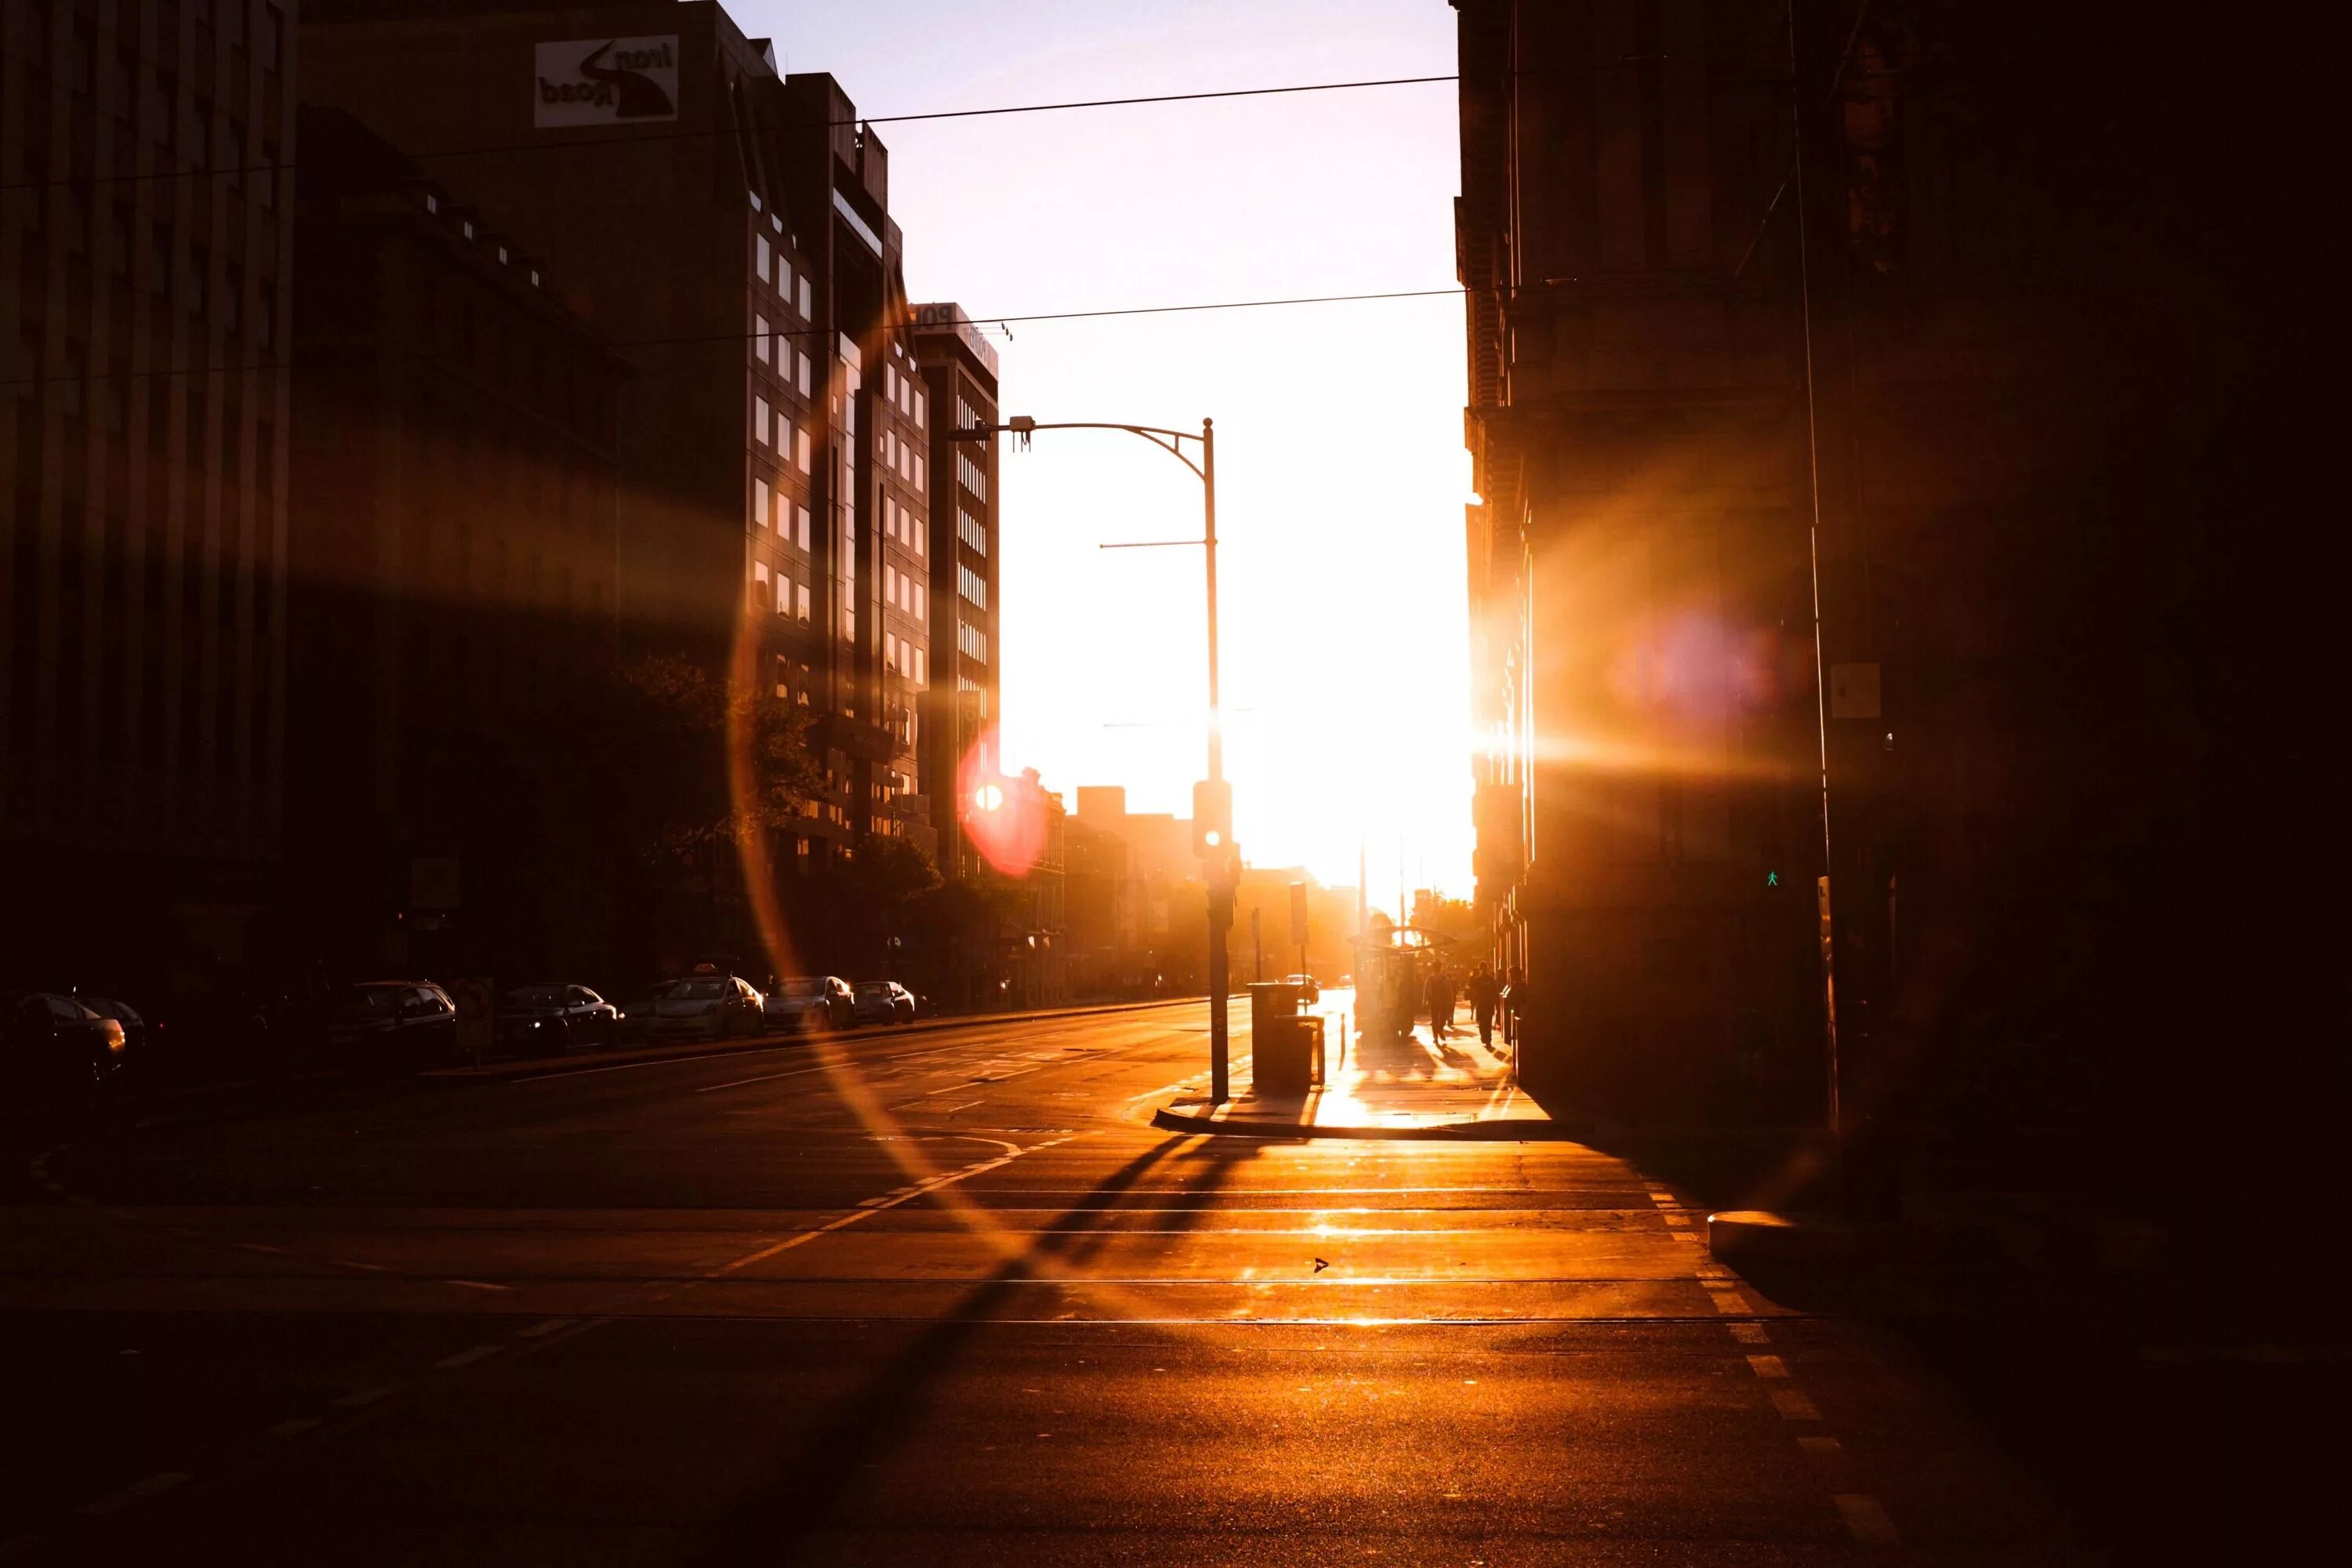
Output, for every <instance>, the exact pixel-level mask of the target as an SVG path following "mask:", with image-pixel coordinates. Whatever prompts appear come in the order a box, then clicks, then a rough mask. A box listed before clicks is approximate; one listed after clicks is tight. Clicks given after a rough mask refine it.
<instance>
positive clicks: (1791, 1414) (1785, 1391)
mask: <svg viewBox="0 0 2352 1568" xmlns="http://www.w3.org/2000/svg"><path fill="white" fill-rule="evenodd" d="M1772 1408H1773V1409H1775V1410H1777V1411H1779V1412H1780V1419H1781V1420H1783V1421H1818V1420H1820V1419H1821V1418H1822V1413H1821V1411H1820V1410H1819V1409H1817V1408H1816V1407H1815V1406H1814V1405H1813V1402H1812V1401H1811V1400H1810V1399H1808V1398H1806V1397H1805V1391H1804V1390H1803V1389H1801V1388H1776V1389H1774V1390H1772Z"/></svg>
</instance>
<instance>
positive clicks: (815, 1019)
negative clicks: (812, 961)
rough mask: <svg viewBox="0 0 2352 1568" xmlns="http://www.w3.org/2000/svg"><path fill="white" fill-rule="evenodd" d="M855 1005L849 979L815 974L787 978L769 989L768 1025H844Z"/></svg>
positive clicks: (814, 1027)
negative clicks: (791, 978)
mask: <svg viewBox="0 0 2352 1568" xmlns="http://www.w3.org/2000/svg"><path fill="white" fill-rule="evenodd" d="M854 1006H855V1003H854V1002H853V1000H852V998H851V996H850V994H849V982H847V981H846V980H843V979H841V978H840V977H838V976H837V975H832V974H812V975H803V976H802V977H800V978H798V979H793V980H786V981H783V982H782V983H781V984H778V985H777V986H776V987H775V989H773V990H772V991H770V992H769V993H768V1001H767V1009H766V1012H767V1019H768V1026H769V1027H770V1028H774V1029H801V1030H806V1031H811V1032H814V1031H816V1030H820V1029H845V1028H847V1027H848V1026H849V1020H850V1015H851V1012H852V1010H853V1008H854Z"/></svg>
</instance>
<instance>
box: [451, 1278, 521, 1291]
mask: <svg viewBox="0 0 2352 1568" xmlns="http://www.w3.org/2000/svg"><path fill="white" fill-rule="evenodd" d="M441 1283H442V1284H444V1285H460V1286H463V1287H464V1288H465V1289H468V1290H511V1289H514V1287H513V1286H511V1285H493V1284H491V1283H490V1282H489V1281H488V1280H487V1279H444V1280H443V1281H441Z"/></svg>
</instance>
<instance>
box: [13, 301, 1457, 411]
mask: <svg viewBox="0 0 2352 1568" xmlns="http://www.w3.org/2000/svg"><path fill="white" fill-rule="evenodd" d="M1470 292H1472V290H1470V289H1464V288H1462V287H1460V286H1458V285H1457V286H1455V287H1454V288H1451V289H1383V290H1379V291H1376V292H1371V293H1363V294H1299V295H1291V296H1288V297H1286V298H1282V299H1269V300H1209V301H1206V302H1203V303H1200V304H1192V305H1129V306H1124V307H1120V308H1118V309H1113V310H1041V311H1035V312H1032V313H1030V314H1028V315H1021V316H972V317H969V318H968V320H969V321H970V322H971V325H973V326H1002V325H1004V324H1006V323H1026V322H1030V321H1098V320H1100V319H1102V318H1104V317H1108V316H1170V315H1179V314H1190V313H1192V312H1195V311H1202V310H1268V309H1272V308H1275V307H1277V306H1288V305H1349V304H1358V303H1362V302H1367V301H1371V300H1435V299H1444V298H1448V297H1452V298H1459V297H1461V296H1463V295H1465V294H1468V293H1470ZM832 331H833V329H831V328H829V327H793V328H785V327H772V328H770V329H769V330H768V331H765V332H749V331H747V332H702V333H691V334H684V335H680V336H675V337H661V338H608V339H600V340H598V342H599V346H601V347H604V348H608V349H643V348H681V347H691V346H694V345H696V344H709V343H746V342H751V341H752V340H753V339H755V338H761V337H768V338H822V337H827V336H830V335H832ZM362 346H364V345H362V344H355V343H351V342H333V343H321V344H319V345H317V348H316V353H317V354H318V355H319V356H320V357H324V356H325V355H327V354H329V353H343V352H346V351H349V350H351V349H353V348H357V347H362ZM407 357H410V358H415V359H423V358H425V357H428V355H427V352H426V351H424V350H416V349H411V350H409V351H407ZM293 365H294V361H293V360H292V359H290V358H289V359H277V360H247V361H241V362H238V363H229V364H207V365H186V366H178V367H159V368H153V369H149V370H132V371H121V372H115V371H89V372H85V373H80V374H65V375H33V376H16V377H14V378H11V379H8V380H5V381H0V386H33V385H37V384H43V383H47V382H93V381H133V380H142V379H147V378H152V377H172V376H184V375H185V376H194V375H225V374H229V373H231V372H233V371H247V370H290V369H292V368H293Z"/></svg>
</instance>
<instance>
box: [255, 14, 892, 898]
mask: <svg viewBox="0 0 2352 1568" xmlns="http://www.w3.org/2000/svg"><path fill="white" fill-rule="evenodd" d="M302 39H303V48H304V51H305V55H304V58H305V64H306V71H305V78H304V94H305V97H306V98H307V99H310V100H316V101H320V102H324V103H331V104H333V105H336V106H338V107H340V108H342V109H345V110H349V111H350V112H351V113H352V115H354V116H355V117H356V118H357V119H359V120H360V121H362V122H364V123H365V124H367V125H368V126H370V127H371V128H372V129H373V130H375V131H376V132H379V133H381V134H383V136H384V137H386V138H387V139H388V140H390V141H391V142H394V144H395V145H397V146H399V147H400V148H401V149H402V150H403V151H404V152H406V153H409V154H411V155H412V156H414V157H415V158H416V159H417V160H418V161H419V162H420V163H422V164H423V165H424V166H425V168H426V169H427V170H428V171H433V172H440V171H441V170H443V169H444V168H445V167H446V169H447V171H448V172H449V177H450V178H452V179H453V180H454V179H456V178H457V175H458V172H459V171H462V175H463V179H464V183H465V186H466V189H467V192H468V193H469V195H472V196H473V197H474V199H476V200H478V201H480V202H481V203H482V204H483V205H484V206H485V207H486V208H487V209H489V210H493V211H496V212H497V213H498V214H499V216H500V221H501V222H502V223H503V224H504V225H506V226H507V227H508V230H509V233H510V234H511V236H512V237H513V239H514V241H515V243H516V244H517V245H518V246H520V247H521V248H522V249H524V250H526V251H528V252H529V253H530V254H531V255H534V256H538V257H541V258H545V260H546V262H547V265H548V267H549V268H550V271H551V276H553V277H555V278H556V279H559V280H560V284H559V286H560V288H561V289H562V295H563V300H564V303H565V304H566V305H567V306H568V307H570V308H571V309H572V310H574V311H575V312H576V313H577V314H579V315H580V316H581V317H582V318H583V320H584V321H587V322H588V323H589V324H590V325H591V326H592V327H593V328H594V329H595V330H597V331H599V332H601V333H603V334H604V336H605V338H606V339H607V340H608V341H609V342H611V343H612V344H613V346H614V348H615V349H616V350H618V351H619V352H620V353H622V354H623V355H624V356H625V358H626V359H627V360H628V362H629V363H630V366H631V371H632V374H631V375H630V378H629V380H628V382H627V384H626V387H625V391H624V393H623V397H622V406H621V410H620V424H619V431H620V437H619V451H620V467H621V489H620V500H619V530H620V557H621V568H620V581H621V597H620V602H619V613H620V616H621V621H622V631H623V637H624V641H625V646H626V647H629V648H630V649H632V650H634V651H637V652H648V653H659V652H665V651H685V652H687V653H688V654H690V655H691V656H692V657H693V658H696V659H698V661H701V662H703V663H704V664H705V665H706V666H707V667H709V668H714V669H716V668H722V667H723V668H727V669H728V670H730V672H731V674H732V676H733V678H734V679H737V680H739V681H744V682H756V683H758V684H760V685H761V686H762V687H772V689H774V690H776V691H777V692H779V693H782V694H784V695H786V696H787V697H788V698H789V699H790V700H795V701H799V702H802V703H805V704H806V705H808V707H809V708H810V709H811V710H812V714H813V716H814V728H813V731H812V734H813V737H814V742H815V744H816V746H817V747H818V749H819V751H820V752H821V753H822V755H823V758H824V763H825V765H826V773H827V784H826V788H825V792H824V795H823V797H822V798H821V799H820V800H818V801H816V802H814V803H813V806H812V810H813V815H812V816H810V818H809V819H808V821H807V822H806V824H805V825H804V826H803V829H802V830H801V831H800V832H798V833H797V834H795V835H793V836H791V837H792V841H791V842H788V843H781V844H779V845H777V846H776V850H777V852H778V856H779V859H780V861H781V863H782V865H783V866H785V867H787V868H789V867H790V866H792V865H793V864H794V863H795V862H796V861H798V862H801V863H805V862H806V860H807V859H808V858H810V857H811V856H812V855H814V856H819V857H823V856H829V855H835V854H838V853H841V852H843V851H845V850H846V849H848V848H850V847H852V846H853V845H854V842H855V840H856V837H857V836H858V835H860V834H863V833H868V832H874V833H911V834H915V835H917V836H921V837H927V836H928V814H927V812H926V810H925V805H924V801H923V796H922V793H921V785H920V781H919V773H920V769H919V766H918V763H917V761H916V758H917V755H918V752H919V746H920V743H921V716H920V713H919V700H918V694H919V692H920V691H921V690H922V689H923V688H924V686H925V684H926V682H927V681H928V680H929V679H930V668H929V665H930V656H931V648H930V644H929V637H928V635H927V631H926V626H927V622H928V619H929V605H928V604H927V603H926V600H927V598H928V596H929V582H930V574H929V560H928V553H929V543H930V538H931V531H930V528H929V505H928V500H929V485H930V479H931V475H930V467H931V461H930V447H929V436H928V430H929V425H930V423H931V419H930V410H929V407H928V406H927V404H928V397H927V394H926V391H925V389H924V387H923V385H922V384H921V381H920V378H919V376H916V375H912V374H909V373H910V370H911V362H910V361H909V359H908V355H907V348H906V344H905V343H904V342H903V341H902V340H901V337H900V334H899V332H898V323H901V322H903V321H904V320H905V319H906V312H905V290H904V285H903V282H902V268H901V260H900V237H899V233H898V226H897V225H896V224H895V223H893V222H892V221H891V219H890V216H889V173H888V171H889V163H888V153H887V149H885V147H884V146H883V145H882V143H881V142H880V140H879V139H878V138H877V137H876V136H875V135H874V133H873V132H872V131H871V130H870V129H868V128H866V127H865V126H864V125H863V124H861V123H860V122H859V121H858V119H857V114H856V106H855V105H854V104H853V103H852V102H851V101H850V100H849V99H848V98H847V97H846V96H845V94H844V93H843V92H842V90H841V89H840V87H839V86H838V85H837V84H836V83H835V81H834V80H833V79H831V78H830V77H825V76H801V77H794V78H792V79H784V78H782V76H780V75H779V74H778V72H777V68H776V63H775V57H774V52H773V50H772V48H771V47H770V46H769V44H768V42H767V40H765V39H758V38H747V37H744V35H743V34H742V32H741V30H740V28H738V27H737V26H736V25H735V23H734V22H733V21H732V20H731V19H730V17H729V16H728V15H727V14H726V12H725V11H723V10H722V9H721V8H720V7H719V6H718V5H713V4H709V3H705V0H688V3H685V4H677V5H646V4H637V5H604V6H593V5H592V6H585V7H578V8H540V9H532V8H528V7H518V6H516V5H513V4H512V3H511V0H427V3H425V4H408V3H404V0H402V3H395V0H319V3H318V4H316V5H312V6H310V8H309V11H308V13H307V14H306V20H305V22H304V26H303V35H302ZM460 150H463V155H462V157H458V156H452V157H451V158H449V159H448V160H447V162H446V165H445V163H444V162H443V160H442V159H441V158H440V157H439V154H442V153H452V154H455V153H458V152H459V151H460Z"/></svg>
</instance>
